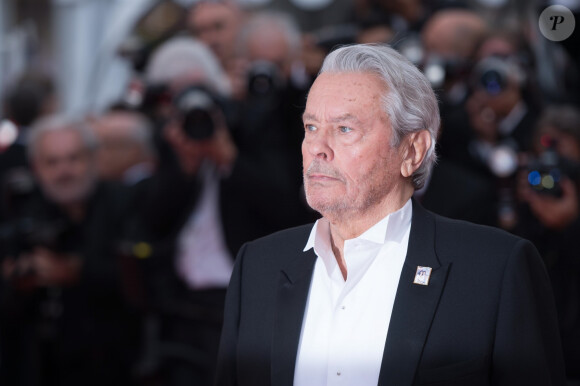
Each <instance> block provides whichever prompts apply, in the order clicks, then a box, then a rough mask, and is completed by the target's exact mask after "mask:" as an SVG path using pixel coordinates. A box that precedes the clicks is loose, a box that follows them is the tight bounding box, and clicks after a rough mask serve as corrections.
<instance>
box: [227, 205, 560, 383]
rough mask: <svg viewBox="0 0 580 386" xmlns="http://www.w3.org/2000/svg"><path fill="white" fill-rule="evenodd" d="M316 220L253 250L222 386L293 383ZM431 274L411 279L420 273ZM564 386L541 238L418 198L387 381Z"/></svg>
mask: <svg viewBox="0 0 580 386" xmlns="http://www.w3.org/2000/svg"><path fill="white" fill-rule="evenodd" d="M310 230H311V225H308V226H302V227H298V228H294V229H291V230H287V231H282V232H279V233H276V234H273V235H270V236H268V237H266V238H263V239H260V240H257V241H254V242H251V243H248V244H245V245H244V247H242V249H241V250H240V252H239V254H238V257H237V261H236V267H235V269H234V273H233V276H232V280H231V282H230V287H229V289H228V295H227V299H226V315H225V321H224V328H223V332H222V340H221V345H220V355H219V364H218V368H217V378H216V379H217V382H216V384H217V385H220V386H225V385H248V386H249V385H251V386H260V385H275V386H284V385H292V384H293V377H294V369H295V360H296V355H297V350H298V344H299V338H300V333H301V328H302V321H303V316H304V310H305V306H306V301H307V298H308V291H309V288H310V282H311V278H312V272H313V268H314V262H315V260H316V255H315V253H314V252H313V250H309V251H306V252H303V251H302V250H303V248H304V246H305V244H306V241H307V239H308V236H309V233H310ZM418 265H421V266H428V267H431V268H432V269H433V272H432V274H431V279H430V282H429V285H428V286H422V285H417V284H413V279H414V276H415V272H416V269H417V266H418ZM422 384H428V385H432V386H435V385H441V386H442V385H445V386H453V385H466V386H467V385H469V386H477V385H506V386H507V385H510V386H513V385H528V386H529V385H537V386H547V385H564V384H565V380H564V368H563V360H562V353H561V345H560V341H559V337H558V330H557V323H556V317H555V309H554V301H553V297H552V291H551V289H550V286H549V284H548V278H547V276H546V272H545V269H544V266H543V263H542V262H541V260H540V257H539V256H538V254H537V252H536V250H535V249H534V247H533V246H532V244H531V243H529V242H528V241H525V240H523V239H520V238H517V237H515V236H512V235H510V234H508V233H505V232H503V231H500V230H498V229H495V228H489V227H484V226H479V225H474V224H470V223H467V222H461V221H456V220H450V219H446V218H443V217H440V216H437V215H434V214H433V213H431V212H428V211H426V210H425V209H423V208H422V207H421V206H420V205H419V204H417V203H416V202H413V219H412V226H411V234H410V238H409V247H408V252H407V257H406V260H405V264H404V267H403V270H402V272H401V278H400V282H399V287H398V290H397V296H396V300H395V304H394V307H393V312H392V316H391V322H390V326H389V331H388V334H387V340H386V344H385V349H384V353H383V361H382V366H381V371H380V377H379V385H388V386H410V385H422Z"/></svg>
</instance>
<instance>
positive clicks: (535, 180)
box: [527, 135, 580, 197]
mask: <svg viewBox="0 0 580 386" xmlns="http://www.w3.org/2000/svg"><path fill="white" fill-rule="evenodd" d="M541 143H542V145H543V146H544V147H545V150H544V152H542V154H540V155H539V156H538V157H536V158H533V159H531V160H530V162H529V163H528V168H527V169H528V183H529V184H530V186H531V187H532V188H533V189H534V190H535V191H536V192H538V193H543V194H549V195H552V196H554V197H561V196H562V188H561V186H560V181H561V180H562V178H563V177H568V178H570V179H572V180H576V179H578V178H580V164H578V163H577V162H574V161H571V160H569V159H567V158H564V157H561V156H560V155H559V154H558V153H557V152H556V141H555V140H554V139H553V138H551V137H549V136H547V135H546V136H543V137H542V138H541Z"/></svg>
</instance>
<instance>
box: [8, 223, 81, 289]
mask: <svg viewBox="0 0 580 386" xmlns="http://www.w3.org/2000/svg"><path fill="white" fill-rule="evenodd" d="M69 227H70V224H69V223H68V222H66V221H64V220H52V221H49V220H40V219H37V218H33V217H22V218H20V219H17V220H13V221H10V222H6V223H3V224H0V259H4V258H5V257H12V258H15V259H18V258H19V256H21V255H22V254H23V253H26V252H31V251H32V250H34V248H36V247H45V248H48V249H51V250H54V251H59V250H60V249H62V247H63V246H64V237H66V236H65V235H66V234H67V232H68V231H69V229H70V228H69ZM28 274H33V272H18V273H17V276H18V277H22V276H25V275H28ZM14 278H16V277H14Z"/></svg>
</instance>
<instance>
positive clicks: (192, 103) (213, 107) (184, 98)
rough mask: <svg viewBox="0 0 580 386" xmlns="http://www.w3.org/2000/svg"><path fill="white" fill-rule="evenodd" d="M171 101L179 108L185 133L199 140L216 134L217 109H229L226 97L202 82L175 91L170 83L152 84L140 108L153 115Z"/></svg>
mask: <svg viewBox="0 0 580 386" xmlns="http://www.w3.org/2000/svg"><path fill="white" fill-rule="evenodd" d="M168 105H173V106H174V107H175V108H176V110H177V112H178V114H179V116H180V118H181V119H182V127H183V130H184V132H185V134H186V135H187V136H188V137H189V138H191V139H193V140H197V141H203V140H207V139H209V138H211V137H213V135H214V133H215V129H216V124H215V115H216V113H218V111H219V112H222V113H226V110H227V108H226V103H225V101H224V100H222V99H221V98H219V97H218V96H217V95H215V94H214V93H211V92H210V91H209V90H208V89H207V88H205V87H204V86H202V85H191V86H189V87H187V88H185V89H184V90H183V91H181V92H179V93H178V94H176V95H174V94H173V93H172V92H171V90H170V88H169V86H168V85H166V84H154V85H149V86H148V87H147V89H146V91H145V95H144V97H143V101H142V103H141V106H140V109H141V111H143V112H144V113H145V114H148V115H149V116H151V114H153V115H155V113H156V112H157V110H159V109H160V107H162V106H168Z"/></svg>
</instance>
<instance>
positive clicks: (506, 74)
mask: <svg viewBox="0 0 580 386" xmlns="http://www.w3.org/2000/svg"><path fill="white" fill-rule="evenodd" d="M475 58H476V62H475V64H474V67H473V69H472V71H471V75H470V77H471V79H470V86H471V94H470V95H469V98H468V100H467V111H468V113H469V121H470V124H471V127H472V129H473V132H474V136H475V138H474V140H472V142H471V143H470V148H469V150H470V153H471V156H472V158H473V161H474V162H473V163H474V166H475V167H480V168H482V169H484V170H488V171H489V172H491V173H492V174H494V175H500V176H501V175H503V174H504V173H507V171H506V170H507V169H510V168H513V167H514V166H517V162H516V163H511V164H510V165H507V164H506V163H504V162H502V161H501V160H503V158H501V155H503V154H504V153H503V152H500V153H499V154H500V156H499V157H496V155H497V152H496V150H503V149H505V150H506V151H508V152H510V154H513V153H514V152H520V151H527V150H529V149H530V138H531V134H532V131H533V127H534V124H535V122H536V120H537V117H538V107H539V103H538V95H536V91H535V89H534V85H533V82H532V79H531V74H532V72H531V65H532V63H530V60H531V55H529V51H528V49H527V46H526V44H525V42H524V41H523V38H522V37H521V36H520V35H519V34H517V33H512V32H508V31H497V32H493V33H490V34H488V36H486V37H485V39H483V40H482V41H481V43H480V44H479V46H478V49H477V53H476V56H475ZM512 171H513V170H512Z"/></svg>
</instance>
